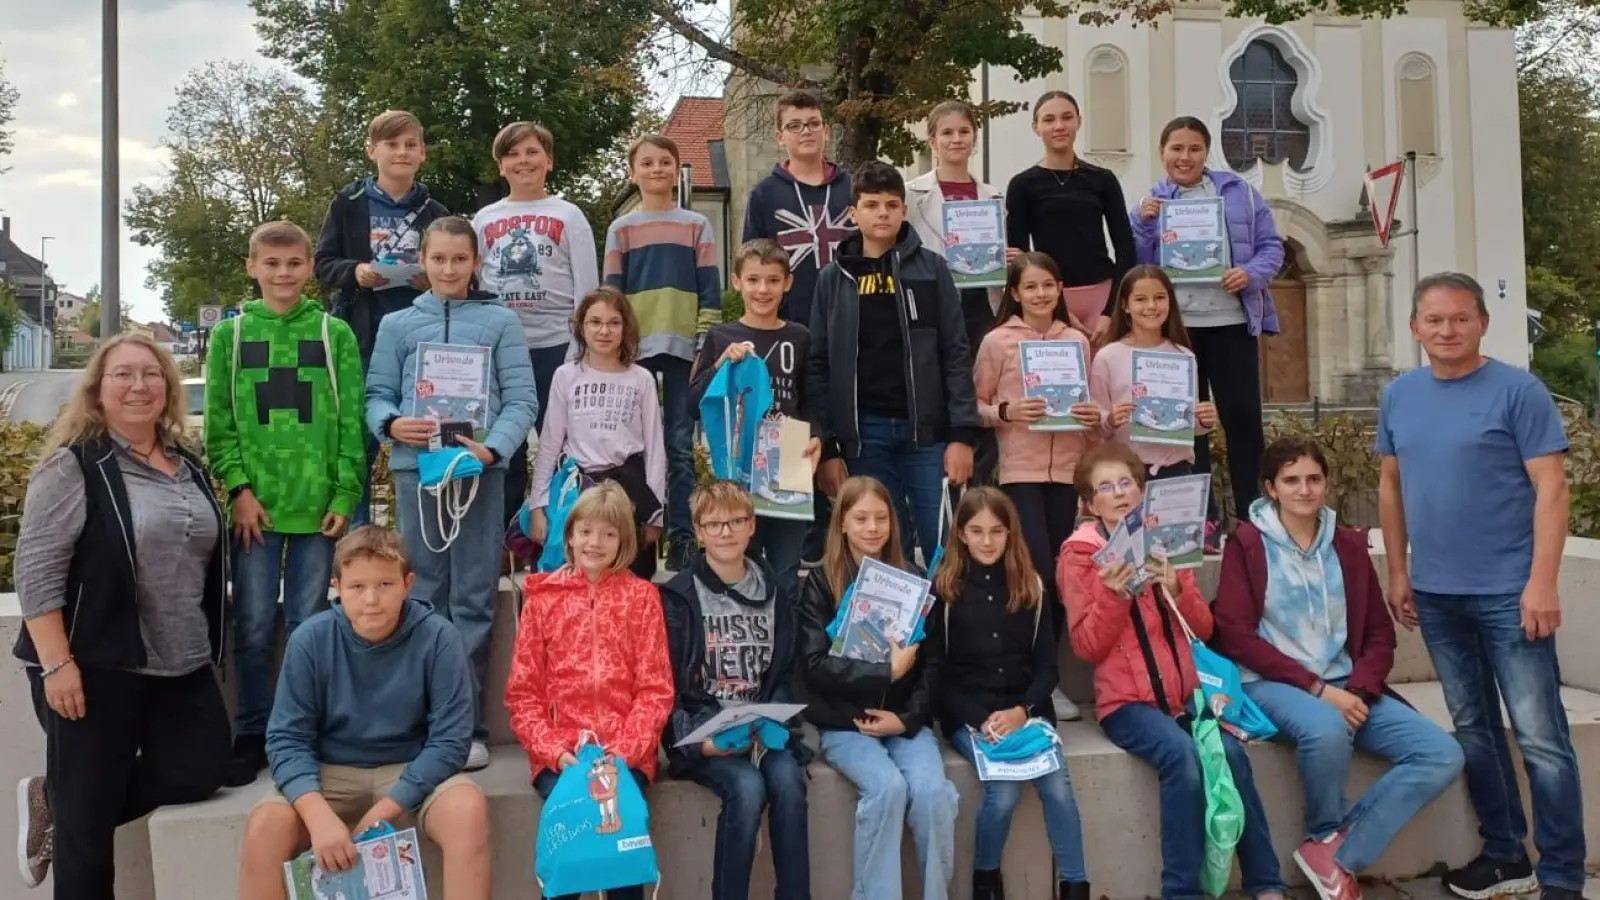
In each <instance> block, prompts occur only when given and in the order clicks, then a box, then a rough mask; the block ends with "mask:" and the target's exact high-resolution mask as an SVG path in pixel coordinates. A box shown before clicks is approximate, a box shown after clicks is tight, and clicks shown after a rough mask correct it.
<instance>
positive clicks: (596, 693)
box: [584, 575, 600, 741]
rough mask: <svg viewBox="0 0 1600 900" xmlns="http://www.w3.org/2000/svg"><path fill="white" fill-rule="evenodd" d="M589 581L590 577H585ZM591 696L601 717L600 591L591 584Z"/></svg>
mask: <svg viewBox="0 0 1600 900" xmlns="http://www.w3.org/2000/svg"><path fill="white" fill-rule="evenodd" d="M584 580H585V581H588V576H587V575H585V576H584ZM589 695H590V700H592V701H593V702H594V713H595V716H596V717H598V716H599V715H600V590H599V588H598V587H596V585H595V583H594V582H592V581H590V582H589ZM595 727H596V733H595V739H596V740H597V741H598V740H599V737H600V736H599V730H598V729H599V722H596V723H595Z"/></svg>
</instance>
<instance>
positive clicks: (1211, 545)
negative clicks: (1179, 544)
mask: <svg viewBox="0 0 1600 900" xmlns="http://www.w3.org/2000/svg"><path fill="white" fill-rule="evenodd" d="M1205 555H1206V556H1221V555H1222V527H1221V526H1220V525H1218V524H1217V523H1216V522H1207V523H1206V542H1205Z"/></svg>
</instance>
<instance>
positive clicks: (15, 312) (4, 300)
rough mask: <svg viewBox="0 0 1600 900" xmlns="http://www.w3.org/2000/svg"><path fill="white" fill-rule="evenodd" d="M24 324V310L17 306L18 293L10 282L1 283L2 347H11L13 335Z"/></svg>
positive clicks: (0, 343)
mask: <svg viewBox="0 0 1600 900" xmlns="http://www.w3.org/2000/svg"><path fill="white" fill-rule="evenodd" d="M21 324H22V310H21V308H19V307H18V306H17V291H16V288H14V287H12V286H11V283H10V282H0V345H9V344H10V343H11V335H12V334H14V333H15V332H16V330H17V326H18V325H21Z"/></svg>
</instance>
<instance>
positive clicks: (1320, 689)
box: [1311, 678, 1328, 698]
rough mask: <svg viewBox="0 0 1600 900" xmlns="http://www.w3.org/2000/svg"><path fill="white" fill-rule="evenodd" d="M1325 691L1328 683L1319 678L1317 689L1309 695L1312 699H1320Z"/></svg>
mask: <svg viewBox="0 0 1600 900" xmlns="http://www.w3.org/2000/svg"><path fill="white" fill-rule="evenodd" d="M1327 689H1328V683H1327V682H1326V681H1323V680H1322V679H1320V678H1319V679H1317V689H1316V690H1314V691H1312V692H1311V695H1312V696H1313V697H1318V698H1320V697H1321V696H1322V692H1323V691H1325V690H1327Z"/></svg>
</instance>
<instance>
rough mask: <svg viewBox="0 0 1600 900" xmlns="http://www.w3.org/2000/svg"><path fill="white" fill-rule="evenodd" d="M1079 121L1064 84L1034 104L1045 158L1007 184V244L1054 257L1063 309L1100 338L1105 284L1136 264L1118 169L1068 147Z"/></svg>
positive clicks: (1107, 297) (1106, 303) (1107, 292)
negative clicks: (1063, 295)
mask: <svg viewBox="0 0 1600 900" xmlns="http://www.w3.org/2000/svg"><path fill="white" fill-rule="evenodd" d="M1082 123H1083V119H1082V117H1081V116H1080V115H1079V113H1078V101H1076V100H1074V99H1072V95H1071V94H1068V93H1067V92H1066V91H1049V92H1047V93H1045V94H1044V95H1043V96H1041V97H1040V98H1039V99H1038V100H1037V101H1036V102H1035V103H1034V104H1033V130H1034V133H1036V134H1038V135H1039V138H1040V140H1042V141H1043V142H1044V159H1042V160H1040V161H1039V164H1038V165H1036V166H1031V167H1029V168H1028V169H1025V170H1023V171H1022V172H1019V173H1017V175H1016V176H1015V177H1014V178H1012V179H1011V183H1010V184H1009V185H1007V187H1006V243H1008V244H1010V245H1011V247H1013V248H1014V249H1016V250H1037V251H1039V252H1040V253H1044V254H1046V255H1048V256H1049V257H1050V258H1051V259H1053V260H1055V261H1056V265H1057V266H1058V267H1060V269H1061V276H1062V281H1063V282H1064V283H1065V284H1066V297H1067V308H1068V310H1069V311H1070V312H1071V313H1072V315H1073V317H1075V318H1076V319H1077V320H1078V321H1079V322H1081V323H1083V325H1084V326H1086V328H1087V329H1088V330H1090V331H1091V332H1092V333H1093V336H1094V338H1095V342H1096V343H1098V342H1099V340H1100V337H1101V335H1102V334H1103V332H1104V328H1105V324H1106V323H1107V322H1108V321H1109V320H1108V319H1106V318H1104V317H1108V316H1110V315H1111V288H1112V286H1113V285H1115V284H1117V283H1118V282H1119V281H1121V280H1122V275H1123V273H1125V272H1127V271H1128V269H1130V268H1132V267H1133V264H1134V246H1133V229H1132V227H1131V226H1130V225H1129V223H1128V213H1127V204H1126V203H1124V201H1123V196H1122V185H1121V184H1120V183H1119V182H1118V181H1117V176H1116V175H1114V174H1112V173H1111V170H1109V169H1102V168H1100V167H1099V166H1094V165H1090V164H1089V163H1086V162H1084V161H1083V160H1081V159H1079V158H1078V154H1077V151H1076V150H1075V149H1074V148H1073V144H1074V142H1076V141H1077V139H1078V129H1079V127H1081V126H1082ZM1108 232H1109V233H1110V235H1111V247H1110V249H1109V250H1108V249H1107V247H1106V238H1105V236H1106V234H1107V233H1108Z"/></svg>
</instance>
